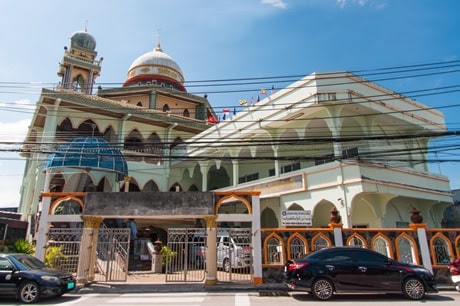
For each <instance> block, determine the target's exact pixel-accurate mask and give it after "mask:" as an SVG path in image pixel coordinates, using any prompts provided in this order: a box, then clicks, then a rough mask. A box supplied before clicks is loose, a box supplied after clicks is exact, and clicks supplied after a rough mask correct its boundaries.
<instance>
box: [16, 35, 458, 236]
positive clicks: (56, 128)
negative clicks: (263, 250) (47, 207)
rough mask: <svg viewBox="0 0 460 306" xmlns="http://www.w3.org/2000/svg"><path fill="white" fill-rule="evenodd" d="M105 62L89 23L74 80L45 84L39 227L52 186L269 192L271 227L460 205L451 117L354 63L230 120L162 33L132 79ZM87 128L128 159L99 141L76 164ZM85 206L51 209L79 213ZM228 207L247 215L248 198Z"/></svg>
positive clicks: (264, 203)
mask: <svg viewBox="0 0 460 306" xmlns="http://www.w3.org/2000/svg"><path fill="white" fill-rule="evenodd" d="M101 65H102V58H101V59H97V52H96V40H95V39H94V37H92V36H91V35H90V34H89V33H88V32H87V31H86V30H85V31H78V32H76V33H74V34H73V35H72V37H71V41H70V47H69V48H67V47H66V48H65V51H64V55H63V58H62V60H61V63H60V66H59V70H58V76H60V77H61V81H60V84H59V85H58V86H57V87H56V88H55V89H52V90H50V89H43V90H42V93H41V96H40V98H39V101H38V102H37V107H36V111H35V114H34V116H33V119H32V122H31V124H30V128H29V132H28V134H27V138H26V140H25V145H24V153H23V156H24V157H25V158H26V159H27V163H26V168H25V172H24V178H23V184H22V188H21V203H20V207H19V212H20V213H21V214H22V215H23V218H26V217H27V218H28V219H29V221H31V222H30V223H31V224H38V219H37V217H39V216H40V215H41V214H43V213H44V212H43V211H42V207H43V203H42V193H43V192H80V193H85V192H102V193H104V192H110V193H112V192H147V191H148V192H151V191H160V192H166V191H181V192H200V191H202V192H209V191H216V192H229V191H235V192H252V191H258V192H260V211H261V212H260V218H261V227H262V228H280V227H292V226H296V227H299V226H300V227H314V228H321V227H327V226H328V224H329V222H330V220H329V217H330V211H331V210H334V211H338V215H339V216H340V217H341V221H342V223H343V226H344V227H345V228H352V227H356V228H380V227H381V228H393V227H407V226H408V224H409V223H410V220H409V218H410V212H411V210H413V209H414V208H415V209H417V210H419V211H420V212H421V214H422V215H423V216H424V218H425V221H424V222H425V223H426V224H427V225H428V227H440V226H441V221H442V217H443V212H444V210H445V208H446V207H448V206H450V205H452V194H451V192H450V186H449V180H448V178H447V177H444V176H440V175H437V174H434V173H431V172H430V171H429V169H428V164H427V163H426V159H427V154H428V153H427V152H428V147H429V141H430V140H432V139H434V138H436V137H437V136H439V135H441V134H442V133H443V132H444V131H446V126H445V122H444V117H443V114H442V113H440V112H438V111H436V110H433V109H430V108H429V107H427V106H426V105H423V104H421V103H419V102H416V101H414V100H411V99H409V98H407V97H404V96H402V95H400V94H397V93H395V92H393V91H391V90H389V89H386V88H383V87H381V86H379V85H377V84H374V83H372V82H369V81H367V80H365V79H362V78H360V77H359V76H356V75H354V74H352V73H349V72H328V73H313V74H311V75H308V76H305V77H304V78H302V79H300V80H299V81H297V82H294V83H292V84H290V85H288V86H287V87H285V88H282V89H277V91H276V92H274V91H273V92H271V91H270V92H267V91H264V92H262V93H261V96H262V99H261V100H260V101H258V102H257V103H256V104H254V105H250V106H247V107H246V108H245V109H243V110H242V111H240V112H238V113H236V114H235V115H234V116H233V117H232V118H231V119H229V120H223V121H221V122H217V121H216V120H215V118H216V117H217V116H216V113H215V111H214V110H213V108H212V106H211V105H210V103H209V101H208V100H207V97H206V96H197V95H194V94H189V93H187V89H186V87H185V85H184V84H185V81H184V76H183V73H182V71H181V69H180V67H179V65H178V64H177V63H176V62H175V61H174V60H173V59H172V58H171V57H170V56H169V55H168V54H166V53H165V52H164V51H163V50H162V48H161V47H160V44H158V45H157V46H156V47H155V48H154V50H153V51H151V52H148V53H146V54H143V55H141V56H139V57H138V58H137V59H135V60H134V61H133V63H132V65H131V66H130V68H129V70H128V72H127V77H126V80H125V81H124V83H123V86H121V87H117V88H102V87H99V88H94V87H95V84H96V83H95V82H96V79H97V77H98V76H99V75H100V74H101ZM77 138H82V139H102V140H104V142H105V143H107V144H108V145H109V146H110V148H111V151H110V152H112V153H113V152H119V153H116V154H121V159H119V160H115V161H114V163H113V165H112V166H108V165H107V164H105V165H104V166H102V167H101V166H100V165H99V164H98V163H96V162H95V158H96V159H97V156H99V157H100V155H101V154H100V152H98V150H97V149H94V148H93V147H91V148H86V149H82V150H87V151H85V154H83V155H82V154H81V152H80V155H78V156H79V157H80V159H78V161H76V154H77V153H76V151H71V152H70V154H68V155H66V154H64V153H63V152H62V150H63V147H62V145H64V146H65V145H66V144H69V143H70V142H71V141H73V140H75V139H77ZM75 149H76V148H75V147H73V148H72V150H75ZM91 150H92V151H91ZM112 153H110V154H112ZM56 154H57V155H59V159H54V158H57V157H56ZM113 154H115V153H113ZM72 160H73V161H75V163H72V162H73V161H72ZM59 162H61V164H59ZM117 163H126V169H124V170H121V171H120V170H119V168H117V166H119V165H118V164H117ZM81 203H83V204H81ZM81 203H80V202H79V200H78V201H77V200H75V199H71V200H69V201H63V202H62V203H55V204H53V205H52V209H53V211H49V212H45V213H55V212H59V213H62V212H63V211H66V212H67V213H69V214H77V215H78V214H81V213H82V211H83V210H84V201H82V202H81ZM108 205H109V204H108ZM225 209H226V210H227V211H223V213H228V214H244V213H245V211H244V209H245V206H244V205H243V206H242V205H228V206H227V207H226V208H225ZM240 210H242V211H240ZM144 219H145V220H144ZM147 219H148V218H142V217H141V216H138V217H137V218H136V220H135V221H136V223H137V226H148V225H151V223H152V221H151V220H147ZM34 221H36V222H34ZM125 221H127V220H125ZM180 221H181V220H175V221H174V222H172V221H171V220H168V221H160V220H157V222H158V223H157V224H155V226H156V227H160V228H163V229H165V230H166V229H167V228H168V227H170V226H173V225H174V226H177V224H178V223H180ZM182 221H183V224H181V226H187V225H193V224H194V222H195V221H196V220H186V219H182ZM192 221H194V222H192ZM228 225H229V226H233V227H244V226H245V224H242V223H241V222H238V221H232V222H231V224H228ZM33 232H34V229H30V233H33Z"/></svg>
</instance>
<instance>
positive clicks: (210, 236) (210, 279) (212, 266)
mask: <svg viewBox="0 0 460 306" xmlns="http://www.w3.org/2000/svg"><path fill="white" fill-rule="evenodd" d="M204 219H205V220H206V236H207V239H206V270H207V273H206V280H205V285H216V284H217V248H216V245H217V222H216V216H206V217H204Z"/></svg>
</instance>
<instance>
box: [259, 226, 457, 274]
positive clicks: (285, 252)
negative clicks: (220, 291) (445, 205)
mask: <svg viewBox="0 0 460 306" xmlns="http://www.w3.org/2000/svg"><path fill="white" fill-rule="evenodd" d="M261 233H262V235H261V236H262V267H263V268H264V270H267V269H279V268H280V266H282V265H284V263H285V262H286V261H287V260H288V259H296V258H301V257H303V256H305V255H307V254H309V253H311V252H313V251H315V250H319V249H322V248H325V247H333V246H355V247H362V248H368V249H372V250H375V251H377V252H379V253H382V254H384V255H386V256H388V257H390V258H393V259H396V260H398V261H402V262H407V263H413V264H417V265H423V266H425V267H427V268H429V269H430V270H433V272H434V273H435V275H436V274H438V273H439V272H440V273H439V274H443V273H444V271H446V270H447V264H448V263H449V261H451V260H452V259H454V258H459V257H460V228H456V229H444V228H438V229H427V228H426V227H425V226H424V225H415V226H411V227H409V228H375V229H371V228H351V229H348V228H347V229H343V228H342V227H341V226H340V225H338V226H337V224H335V226H334V225H332V226H331V227H330V228H270V229H262V230H261ZM427 259H429V260H427ZM269 274H270V273H269Z"/></svg>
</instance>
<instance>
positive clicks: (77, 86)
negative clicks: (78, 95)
mask: <svg viewBox="0 0 460 306" xmlns="http://www.w3.org/2000/svg"><path fill="white" fill-rule="evenodd" d="M72 90H74V91H77V92H84V91H85V79H84V78H83V77H82V76H81V74H79V75H77V76H76V77H75V78H74V79H73V82H72Z"/></svg>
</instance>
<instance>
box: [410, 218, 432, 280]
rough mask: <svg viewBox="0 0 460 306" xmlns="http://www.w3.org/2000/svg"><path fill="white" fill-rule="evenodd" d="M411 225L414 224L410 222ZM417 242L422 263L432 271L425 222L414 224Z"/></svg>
mask: <svg viewBox="0 0 460 306" xmlns="http://www.w3.org/2000/svg"><path fill="white" fill-rule="evenodd" d="M411 226H415V225H414V224H412V225H411ZM416 227H417V237H418V243H419V245H420V253H422V264H423V266H424V267H425V268H427V269H428V270H430V271H431V272H432V273H433V266H432V264H431V256H430V247H429V245H428V239H427V236H426V224H419V225H416Z"/></svg>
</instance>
